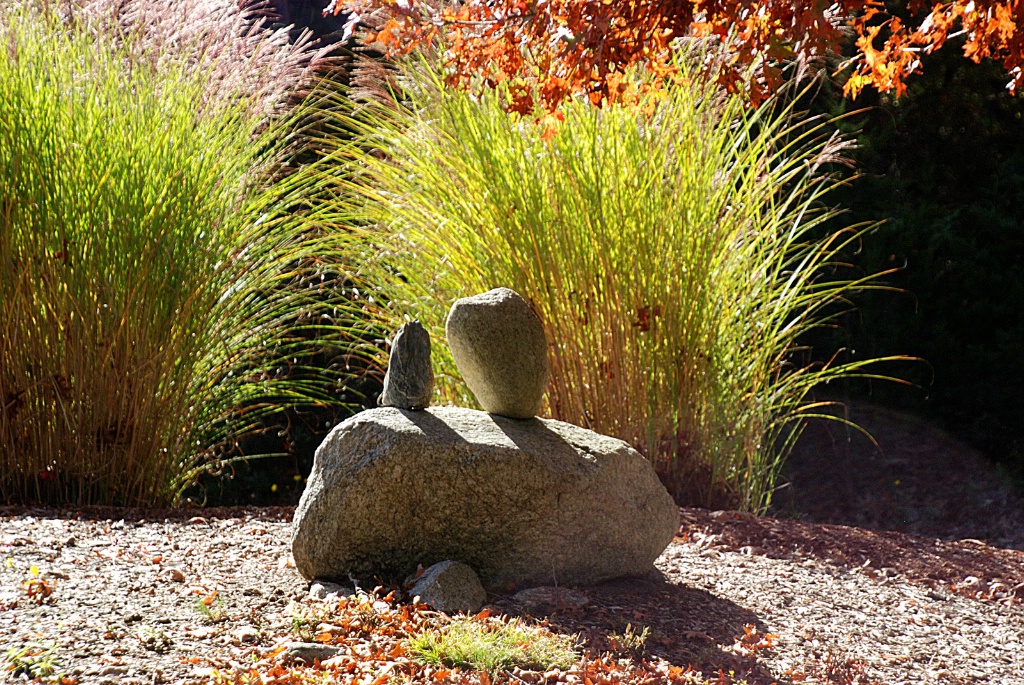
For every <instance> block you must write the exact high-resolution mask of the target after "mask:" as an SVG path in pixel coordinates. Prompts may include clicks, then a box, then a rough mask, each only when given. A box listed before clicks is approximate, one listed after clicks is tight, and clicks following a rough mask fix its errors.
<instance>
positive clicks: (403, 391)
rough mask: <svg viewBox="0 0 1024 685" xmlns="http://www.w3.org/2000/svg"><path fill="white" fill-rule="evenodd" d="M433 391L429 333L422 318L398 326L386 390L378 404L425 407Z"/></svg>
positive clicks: (385, 379)
mask: <svg viewBox="0 0 1024 685" xmlns="http://www.w3.org/2000/svg"><path fill="white" fill-rule="evenodd" d="M433 392H434V370H433V369H432V368H431V366H430V334H429V333H427V329H425V328H424V327H423V326H422V325H421V324H420V322H419V321H411V322H409V323H407V324H405V325H403V326H402V327H401V328H399V329H398V332H397V333H396V334H395V340H394V342H392V343H391V357H390V358H389V359H388V372H387V374H386V375H385V376H384V392H382V393H381V395H380V399H379V400H378V401H377V404H379V405H380V406H382V407H397V408H398V409H423V408H424V407H428V406H430V397H431V395H432V394H433Z"/></svg>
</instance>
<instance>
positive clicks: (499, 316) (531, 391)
mask: <svg viewBox="0 0 1024 685" xmlns="http://www.w3.org/2000/svg"><path fill="white" fill-rule="evenodd" d="M445 333H446V334H447V336H448V345H449V346H450V347H451V350H452V357H454V358H455V365H456V366H457V367H458V368H459V372H460V373H462V377H463V379H464V380H465V381H466V385H468V386H469V389H470V390H471V391H473V395H474V396H475V397H476V399H477V402H479V403H480V406H481V407H482V408H483V409H484V411H487V412H490V413H491V414H500V415H502V416H508V417H510V418H513V419H529V418H532V417H534V416H536V414H537V412H538V411H539V410H540V406H541V402H542V400H543V397H544V388H545V386H546V385H547V382H548V355H547V352H548V349H547V347H548V346H547V339H546V338H545V337H544V326H543V324H542V323H541V321H540V318H538V316H537V315H536V314H535V313H534V312H533V310H532V309H530V305H529V304H527V303H526V300H524V299H523V298H522V297H521V296H520V295H519V294H518V293H517V292H515V291H514V290H510V289H509V288H495V289H494V290H489V291H487V292H486V293H483V294H480V295H475V296H474V297H464V298H462V299H461V300H457V301H456V302H455V304H454V305H452V309H451V312H450V313H449V314H448V321H447V323H446V324H445Z"/></svg>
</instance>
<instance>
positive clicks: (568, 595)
mask: <svg viewBox="0 0 1024 685" xmlns="http://www.w3.org/2000/svg"><path fill="white" fill-rule="evenodd" d="M512 602H514V603H515V604H518V605H519V606H521V607H523V608H524V609H527V610H529V611H537V610H550V609H555V610H557V609H579V608H580V607H583V606H586V605H587V603H589V602H590V599H589V598H588V597H587V596H586V595H585V594H583V593H582V592H577V591H576V590H573V589H570V588H567V587H551V586H550V585H543V586H541V587H531V588H527V589H526V590H520V591H519V592H517V593H516V594H514V595H513V596H512Z"/></svg>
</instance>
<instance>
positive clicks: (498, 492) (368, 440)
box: [292, 407, 679, 592]
mask: <svg viewBox="0 0 1024 685" xmlns="http://www.w3.org/2000/svg"><path fill="white" fill-rule="evenodd" d="M678 525H679V513H678V509H677V508H676V506H675V504H674V502H673V501H672V498H671V496H670V495H669V494H668V492H667V491H666V490H665V488H664V486H662V484H661V483H660V482H659V481H658V478H657V476H656V475H655V473H654V470H653V468H651V465H650V463H649V462H648V461H647V460H645V459H644V458H643V457H642V456H640V454H639V453H637V452H636V451H635V450H634V449H632V448H631V447H630V446H629V445H627V444H626V443H624V442H622V441H621V440H616V439H614V438H610V437H606V436H603V435H599V434H597V433H594V432H593V431H589V430H586V429H584V428H580V427H578V426H573V425H571V424H567V423H562V422H560V421H551V420H547V419H536V418H535V419H531V420H528V421H519V420H513V419H508V418H505V417H502V416H496V415H493V414H486V413H484V412H480V411H476V410H473V409H463V408H458V407H431V408H429V409H427V410H426V411H422V412H414V411H406V410H399V409H391V408H381V409H372V410H369V411H365V412H363V413H361V414H357V415H356V416H353V417H352V418H350V419H348V420H346V421H344V422H343V423H341V424H339V425H338V426H336V427H335V428H334V430H332V431H331V433H330V434H329V435H328V436H327V438H326V439H325V440H324V442H323V444H321V446H320V448H319V449H318V450H317V452H316V457H315V459H314V463H313V471H312V474H311V475H310V478H309V481H308V483H307V485H306V491H305V492H304V493H303V495H302V500H301V501H300V502H299V506H298V508H297V509H296V511H295V517H294V521H293V524H292V553H293V556H294V559H295V566H296V568H297V569H298V571H299V573H301V574H302V575H303V577H305V578H308V579H312V578H325V579H335V580H342V581H344V580H345V579H347V578H348V574H349V572H351V573H352V574H353V575H354V576H355V577H357V578H364V577H365V578H372V577H373V576H375V575H379V576H390V577H394V578H402V577H404V576H405V575H407V574H409V573H411V572H412V571H413V570H414V569H415V568H416V566H417V564H422V565H423V566H429V565H430V564H434V563H437V562H439V561H443V560H446V559H458V560H460V561H462V562H464V563H466V564H468V565H469V566H470V567H472V568H473V569H474V570H475V571H476V572H477V574H478V575H479V576H480V579H481V582H482V583H483V586H484V588H485V589H487V590H488V591H491V592H508V591H511V590H515V589H522V588H526V587H532V586H536V585H553V584H558V585H563V584H566V585H583V584H588V583H594V582H598V581H601V580H605V579H608V578H614V577H618V576H626V575H637V574H642V573H645V572H647V571H649V570H650V568H651V564H652V563H653V561H654V560H655V559H656V558H657V557H658V555H659V554H660V553H661V552H662V550H664V549H665V547H666V546H667V545H668V543H669V542H670V541H671V540H672V537H673V535H674V534H675V533H676V530H677V528H678Z"/></svg>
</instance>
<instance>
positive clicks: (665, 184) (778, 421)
mask: <svg viewBox="0 0 1024 685" xmlns="http://www.w3.org/2000/svg"><path fill="white" fill-rule="evenodd" d="M684 74H685V75H686V78H685V79H683V80H682V81H681V82H680V83H678V84H676V85H674V86H672V87H670V88H668V89H667V90H666V91H665V92H664V93H663V94H661V95H659V96H650V97H647V98H642V99H641V101H640V102H639V103H638V105H636V106H612V107H607V108H603V109H600V108H595V107H593V106H591V105H590V104H588V103H584V102H571V103H568V104H567V105H566V106H565V107H564V109H563V110H562V111H561V112H560V114H559V116H560V117H561V118H562V119H563V120H561V121H555V120H553V119H552V118H551V117H542V118H540V119H538V120H536V121H534V120H532V119H531V118H530V117H517V116H515V115H511V114H509V113H508V112H507V111H506V110H505V104H506V96H507V93H505V92H503V91H502V90H500V89H499V90H496V91H482V92H479V93H465V92H452V91H450V90H447V89H446V88H445V87H444V86H443V85H442V83H441V80H442V79H441V78H440V77H439V76H437V75H436V74H432V72H431V70H430V69H429V68H420V69H413V68H410V69H409V70H407V71H406V72H404V75H403V76H401V78H400V79H399V80H400V87H401V88H402V89H403V91H402V95H401V96H400V97H398V96H396V98H395V99H394V100H392V101H387V100H384V101H383V102H369V103H366V104H365V105H364V106H362V107H361V108H359V109H356V110H355V111H354V113H352V114H349V115H345V116H343V117H342V120H341V121H340V122H339V124H338V126H339V130H344V131H346V132H348V131H355V133H356V135H355V138H354V140H352V141H345V142H341V143H338V144H337V148H338V150H337V153H336V154H335V155H334V156H333V157H332V158H331V159H330V162H331V164H333V165H335V167H337V168H336V169H335V170H334V171H333V173H334V174H335V176H336V177H337V179H338V180H337V184H336V185H337V198H338V199H337V200H336V201H335V202H334V204H333V207H332V208H330V209H333V212H334V221H335V222H337V224H338V225H339V232H342V231H344V232H346V233H345V234H346V235H348V236H350V237H351V240H352V243H353V247H352V250H353V253H354V254H355V255H357V256H358V260H359V263H360V264H361V268H362V276H363V279H364V280H365V282H366V283H367V284H368V285H370V286H372V287H375V288H377V289H378V292H379V295H378V296H377V297H376V299H377V300H379V301H380V302H382V303H384V306H383V307H381V309H380V315H381V317H382V318H383V319H384V320H385V321H386V322H387V323H386V325H387V326H388V327H389V328H391V329H394V328H395V327H397V325H399V324H400V323H401V322H402V321H404V320H408V319H419V320H420V321H421V322H423V324H424V325H425V326H426V327H427V328H428V329H429V330H430V332H431V334H432V335H433V336H435V338H442V339H443V336H444V319H445V315H446V313H447V311H448V309H449V307H450V306H451V303H452V302H453V301H454V300H455V299H456V298H459V297H464V296H467V295H473V294H476V293H479V292H483V291H486V290H489V289H491V288H494V287H498V286H506V287H510V288H513V289H514V290H516V291H518V292H519V293H520V294H522V295H523V296H524V297H525V298H526V299H527V301H528V302H530V304H531V306H532V307H533V308H534V309H535V311H536V312H537V314H538V315H539V316H540V317H541V319H542V320H543V322H544V326H545V329H546V331H547V335H548V342H549V348H548V359H549V362H550V366H551V379H550V382H549V386H548V394H547V408H546V413H547V414H548V415H549V416H551V417H553V418H556V419H561V420H564V421H568V422H570V423H575V424H577V425H581V426H585V427H588V428H591V429H593V430H596V431H598V432H601V433H605V434H608V435H612V436H615V437H618V438H620V439H622V440H625V441H626V442H628V443H630V444H631V445H633V446H635V447H636V448H637V449H639V450H640V451H641V452H642V453H643V454H645V455H646V456H647V457H648V458H649V459H650V460H651V461H652V462H653V464H654V466H655V468H656V470H657V471H658V473H659V475H660V476H661V478H662V481H663V482H664V483H665V484H666V485H667V486H668V488H669V490H670V491H671V492H672V493H673V495H674V496H675V497H676V499H677V501H678V502H680V503H681V504H690V505H699V506H711V507H716V508H740V509H746V510H762V509H764V508H765V507H767V505H768V503H769V501H770V498H771V493H772V490H773V487H774V480H775V476H776V474H777V472H778V468H779V466H780V464H781V461H782V459H784V457H785V454H786V452H787V449H788V448H789V446H790V445H791V444H792V441H793V438H794V436H795V435H796V434H797V432H798V426H799V425H800V419H801V418H802V417H805V416H808V415H812V414H815V413H816V412H815V409H814V407H815V406H816V405H815V404H814V403H812V402H809V401H808V400H807V398H808V393H809V392H810V391H811V389H812V388H813V387H815V386H816V385H818V384H819V383H822V382H825V381H828V380H830V379H835V378H839V377H842V376H844V375H853V374H858V373H864V370H865V369H864V367H865V366H866V364H867V362H863V361H860V362H850V363H845V364H840V363H832V364H828V365H824V366H821V365H817V366H815V365H811V364H808V363H804V362H803V361H802V360H801V357H800V355H799V354H798V352H799V347H798V340H799V339H800V338H801V336H802V335H803V334H804V333H805V332H806V331H807V330H809V329H810V328H813V327H815V326H818V325H820V324H822V323H823V322H826V321H827V320H829V318H830V317H832V316H833V315H834V314H835V311H836V307H837V305H839V306H840V307H841V306H842V303H843V300H844V296H845V295H846V294H848V293H849V292H850V291H851V290H854V289H856V288H858V287H862V286H864V284H865V282H864V281H860V282H851V281H849V280H845V279H843V278H841V277H839V276H837V275H836V272H835V271H834V269H833V268H832V267H833V266H834V265H835V262H837V261H839V259H840V255H841V253H842V251H843V249H844V248H845V247H846V246H848V245H850V244H851V243H852V242H854V241H856V240H858V239H859V236H860V235H861V234H862V233H863V231H864V230H865V229H864V227H854V228H849V229H845V230H841V231H838V232H835V233H832V234H830V235H827V236H825V237H824V238H817V237H816V235H817V234H818V233H819V232H820V229H819V227H820V225H821V223H822V222H823V221H824V220H825V219H826V218H828V217H830V216H832V215H833V212H832V211H830V210H828V209H827V207H826V205H825V204H824V202H825V199H826V197H827V194H828V192H829V191H830V190H831V189H832V187H833V185H834V181H833V180H832V179H830V178H829V177H828V176H827V175H825V174H824V173H823V171H822V169H824V168H825V167H826V166H827V162H828V161H829V160H830V159H833V158H834V155H835V154H836V153H837V152H838V151H839V149H840V147H841V143H840V142H839V141H836V140H834V139H831V138H829V136H828V135H826V134H825V132H824V128H823V127H822V126H821V123H822V122H817V123H815V122H811V123H806V122H804V123H802V124H801V123H800V122H798V120H797V118H796V117H795V116H794V114H793V112H792V111H790V110H788V109H786V108H785V107H783V106H782V105H779V104H773V103H768V104H766V105H763V106H762V107H761V108H760V109H758V110H756V111H750V110H749V109H747V108H746V104H745V103H744V102H743V101H742V99H741V98H740V97H739V96H733V95H729V94H726V93H723V92H721V91H720V89H719V88H718V87H717V86H715V85H714V84H713V83H707V82H704V81H702V80H701V79H699V78H697V77H696V76H695V75H693V74H691V73H690V72H689V71H687V70H686V69H685V67H684ZM350 111H351V110H350ZM326 173H332V171H331V170H328V171H327V172H326ZM325 213H326V211H325ZM342 227H343V228H342ZM434 358H435V363H436V364H437V366H438V367H439V369H437V372H436V376H437V379H438V392H439V394H440V398H439V399H440V400H441V401H449V402H453V403H455V404H461V405H463V406H467V405H468V406H472V405H473V403H474V402H473V399H472V396H471V394H470V393H469V392H468V391H467V389H466V388H465V387H464V385H463V384H462V382H461V381H460V380H459V375H458V372H457V369H456V368H455V366H454V364H453V362H452V359H451V356H450V355H449V354H448V353H447V350H445V349H444V347H443V346H438V347H437V349H435V354H434Z"/></svg>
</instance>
